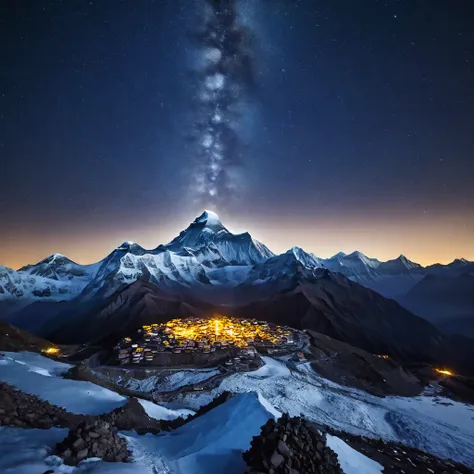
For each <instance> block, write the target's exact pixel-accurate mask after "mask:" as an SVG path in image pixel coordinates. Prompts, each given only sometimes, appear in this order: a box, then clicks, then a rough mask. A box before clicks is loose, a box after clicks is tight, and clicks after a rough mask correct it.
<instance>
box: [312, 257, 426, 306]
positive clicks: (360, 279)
mask: <svg viewBox="0 0 474 474" xmlns="http://www.w3.org/2000/svg"><path fill="white" fill-rule="evenodd" d="M321 263H322V265H324V266H325V267H327V268H328V269H329V270H331V271H332V272H338V273H342V274H343V275H344V276H346V277H347V278H349V279H350V280H353V281H355V282H357V283H360V284H361V285H364V286H366V287H368V288H371V289H372V290H375V291H377V292H379V293H381V294H383V295H384V296H387V297H396V296H399V295H402V294H405V293H406V292H407V291H409V290H410V289H411V288H412V287H413V286H414V285H415V284H416V283H417V282H418V281H419V280H420V279H421V278H423V275H424V273H423V267H422V266H421V265H419V264H418V263H414V262H412V261H410V260H408V259H407V258H406V257H405V256H404V255H400V256H399V257H398V258H396V259H393V260H388V261H386V262H381V261H380V260H377V259H376V258H369V257H367V256H366V255H364V254H363V253H361V252H358V251H356V252H353V253H351V254H350V255H346V254H344V253H342V252H340V253H338V254H336V255H334V256H333V257H331V258H328V259H322V260H321Z"/></svg>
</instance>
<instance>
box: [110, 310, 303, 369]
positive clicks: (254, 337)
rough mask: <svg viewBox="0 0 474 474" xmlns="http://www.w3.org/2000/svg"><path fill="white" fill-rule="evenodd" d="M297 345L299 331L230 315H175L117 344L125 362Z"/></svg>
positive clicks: (246, 353)
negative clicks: (296, 339) (296, 338)
mask: <svg viewBox="0 0 474 474" xmlns="http://www.w3.org/2000/svg"><path fill="white" fill-rule="evenodd" d="M295 349H297V346H296V344H295V331H294V330H292V329H290V328H287V327H282V326H276V325H270V324H268V323H267V322H264V321H255V320H250V319H237V318H230V317H226V316H219V317H214V318H211V319H204V318H189V319H173V320H171V321H168V322H166V323H162V324H151V325H147V326H143V327H142V328H141V329H139V330H138V331H137V333H136V335H135V337H125V338H123V339H121V340H120V341H119V343H118V344H117V345H116V347H115V354H116V359H117V362H118V363H119V364H121V365H125V364H130V363H133V364H140V363H145V364H146V363H150V364H153V365H155V364H159V363H160V354H163V353H172V354H176V355H177V354H194V355H195V356H196V357H201V359H202V358H203V356H202V355H206V354H209V355H211V354H214V353H216V351H217V352H222V353H225V354H229V355H230V354H232V355H234V356H236V357H235V359H236V360H240V358H255V357H256V354H257V352H258V351H265V352H270V353H271V352H275V351H282V350H283V351H286V352H289V351H291V350H295Z"/></svg>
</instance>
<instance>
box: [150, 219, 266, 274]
mask: <svg viewBox="0 0 474 474" xmlns="http://www.w3.org/2000/svg"><path fill="white" fill-rule="evenodd" d="M203 248H210V249H211V250H212V252H213V254H214V255H213V258H215V252H216V250H217V251H218V252H219V254H220V257H221V258H222V260H223V261H225V262H227V263H228V264H231V265H253V264H255V263H258V262H261V261H263V260H266V259H267V258H269V257H273V256H274V254H273V252H271V251H270V250H269V249H268V248H267V247H266V246H265V245H264V244H262V243H261V242H259V241H258V240H255V239H253V238H252V237H251V235H250V234H249V233H248V232H244V233H243V234H233V233H232V232H230V231H229V230H228V229H227V228H226V227H225V226H224V224H222V222H221V220H220V219H219V216H218V215H217V214H216V213H215V212H212V211H204V212H203V213H202V214H201V215H200V216H199V217H197V218H196V219H195V220H194V221H193V222H192V223H191V224H190V225H189V226H188V227H187V228H186V229H185V230H183V231H182V232H181V233H180V234H179V235H178V236H177V237H176V238H174V239H173V240H172V241H171V242H170V243H169V244H166V245H160V246H159V247H158V248H157V249H156V250H157V251H160V250H169V251H172V252H179V251H182V250H188V251H189V250H191V251H197V250H202V249H203ZM201 253H202V252H201Z"/></svg>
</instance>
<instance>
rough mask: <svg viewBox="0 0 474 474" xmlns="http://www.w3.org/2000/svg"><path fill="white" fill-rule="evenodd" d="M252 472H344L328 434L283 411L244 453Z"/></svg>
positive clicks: (264, 427)
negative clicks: (326, 435) (329, 445)
mask: <svg viewBox="0 0 474 474" xmlns="http://www.w3.org/2000/svg"><path fill="white" fill-rule="evenodd" d="M243 458H244V460H245V462H246V463H247V466H248V468H247V470H246V472H247V473H251V474H264V473H268V474H270V473H271V474H303V473H304V474H311V473H317V474H321V473H324V474H342V472H343V471H342V469H341V467H340V465H339V462H338V459H337V454H336V453H335V452H334V451H332V450H331V449H330V448H329V447H328V446H326V438H325V436H324V435H323V434H322V433H321V432H320V431H318V430H315V429H312V428H311V427H310V426H309V424H308V423H307V422H306V421H305V420H304V419H302V418H298V417H296V418H290V417H289V416H288V415H287V414H283V415H282V416H281V418H280V419H279V420H278V421H275V420H273V419H270V420H268V422H267V423H266V424H265V425H264V426H262V431H261V433H260V435H259V436H255V437H254V438H253V440H252V443H251V448H250V449H249V450H248V451H246V452H245V453H244V454H243Z"/></svg>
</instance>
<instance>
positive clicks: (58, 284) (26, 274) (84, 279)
mask: <svg viewBox="0 0 474 474" xmlns="http://www.w3.org/2000/svg"><path fill="white" fill-rule="evenodd" d="M97 269H98V264H93V265H79V264H77V263H75V262H73V261H72V260H69V259H68V258H67V257H64V256H63V255H59V254H54V255H51V256H50V257H47V258H45V259H44V260H41V262H39V263H37V264H36V265H28V266H26V267H23V268H21V269H20V270H17V271H16V270H13V269H11V268H8V267H2V266H0V300H19V299H24V300H25V302H26V303H28V302H29V301H31V300H35V299H38V298H46V299H51V300H61V299H69V298H72V297H74V296H77V295H78V294H79V293H80V292H81V291H82V289H83V288H84V287H85V286H86V285H87V283H88V282H89V281H90V280H91V279H92V278H93V277H94V275H95V273H96V272H97Z"/></svg>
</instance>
